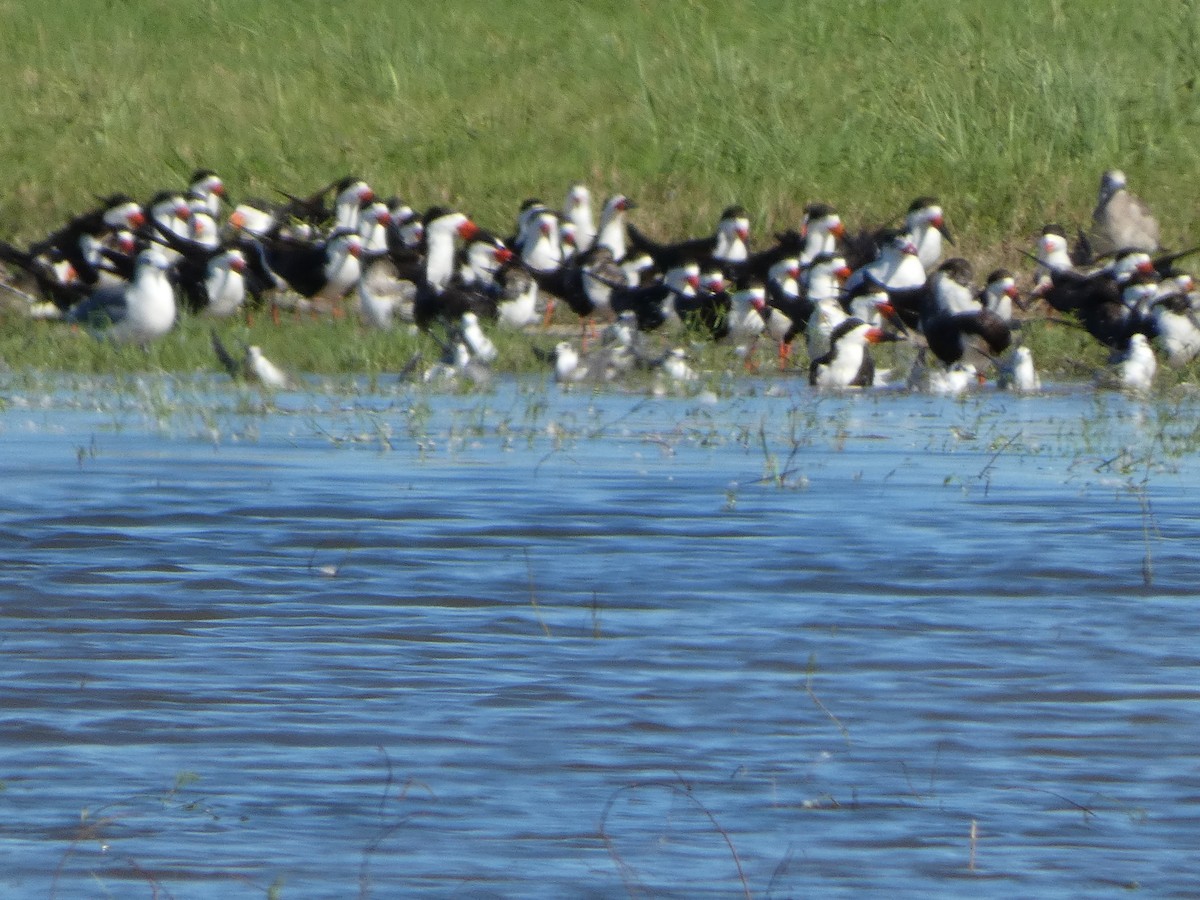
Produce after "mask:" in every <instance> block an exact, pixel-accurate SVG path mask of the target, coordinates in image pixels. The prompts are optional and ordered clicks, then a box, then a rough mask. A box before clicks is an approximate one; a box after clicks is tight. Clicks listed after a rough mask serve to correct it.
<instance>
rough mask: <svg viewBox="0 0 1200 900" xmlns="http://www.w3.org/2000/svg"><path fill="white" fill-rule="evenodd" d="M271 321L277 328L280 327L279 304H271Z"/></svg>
mask: <svg viewBox="0 0 1200 900" xmlns="http://www.w3.org/2000/svg"><path fill="white" fill-rule="evenodd" d="M271 321H272V322H274V323H275V327H276V328H278V327H279V324H280V321H279V304H278V303H272V304H271Z"/></svg>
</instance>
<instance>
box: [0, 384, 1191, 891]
mask: <svg viewBox="0 0 1200 900" xmlns="http://www.w3.org/2000/svg"><path fill="white" fill-rule="evenodd" d="M352 388H353V386H352V385H337V384H334V385H316V386H315V387H314V390H313V391H312V392H311V393H306V394H292V395H284V396H280V397H278V398H276V399H275V400H274V401H273V402H270V403H266V404H264V401H263V400H262V399H261V398H259V397H258V396H257V395H256V394H252V393H250V394H239V393H236V392H232V391H230V390H229V389H227V388H226V387H225V386H224V385H222V384H219V383H210V382H208V381H206V380H197V381H173V380H167V379H152V378H147V379H144V380H141V381H135V382H130V383H122V384H116V383H110V382H101V383H87V382H78V381H76V382H68V381H63V382H55V383H53V384H49V385H47V384H34V385H31V384H29V383H26V382H17V381H14V382H13V383H11V384H9V385H7V386H5V387H4V390H3V396H4V397H5V398H6V401H7V402H6V406H5V408H4V410H3V413H2V414H0V439H2V440H3V442H4V446H5V453H4V454H3V469H4V472H3V475H4V485H5V494H6V496H5V498H4V504H3V507H2V508H3V516H2V518H0V535H2V537H3V542H2V544H0V547H2V549H0V559H2V561H3V565H4V571H5V573H6V578H5V580H4V588H3V604H2V605H0V613H2V614H3V617H4V622H3V624H4V628H3V636H2V644H0V647H2V651H3V652H2V654H0V673H2V675H3V682H2V683H3V686H4V691H3V695H2V696H3V700H2V701H0V703H2V706H0V748H2V749H0V780H2V783H3V791H0V808H2V809H3V813H4V814H3V817H2V818H0V829H2V830H0V886H3V888H4V891H5V892H6V893H8V894H10V895H12V896H57V897H95V896H117V897H127V896H154V895H160V896H167V895H171V896H177V897H213V898H218V897H220V898H226V897H231V896H246V897H254V896H265V895H267V893H268V891H269V890H270V889H271V888H272V887H273V886H274V887H275V888H277V889H278V890H279V892H280V895H281V896H283V897H305V898H308V897H346V896H376V897H390V896H416V895H434V896H441V895H455V896H485V897H529V896H555V897H561V896H595V897H609V896H654V897H699V896H745V895H746V894H750V895H752V896H755V897H793V896H823V897H836V896H858V895H861V894H862V893H864V892H866V891H877V890H887V891H891V892H899V893H900V894H902V895H916V894H921V893H927V892H929V891H939V892H941V893H942V894H960V893H963V892H965V891H971V892H972V893H977V894H981V895H987V896H995V897H1012V896H1035V895H1036V896H1079V895H1080V894H1087V895H1091V896H1095V895H1105V894H1108V893H1116V892H1119V891H1121V890H1122V889H1124V888H1133V887H1140V888H1142V889H1144V890H1145V891H1146V892H1148V893H1150V894H1153V895H1155V896H1173V895H1174V896H1185V895H1189V894H1191V892H1192V891H1193V890H1194V885H1195V884H1196V883H1197V880H1198V878H1200V863H1197V862H1196V860H1195V854H1194V853H1192V852H1191V851H1192V848H1193V845H1194V843H1195V835H1196V834H1197V833H1200V815H1198V812H1197V799H1196V787H1195V784H1196V772H1197V764H1198V762H1200V758H1198V750H1197V746H1198V743H1197V737H1200V729H1198V728H1197V726H1196V725H1195V720H1196V717H1195V714H1194V709H1195V707H1194V705H1193V704H1195V702H1196V701H1197V699H1200V683H1198V680H1197V677H1196V671H1197V668H1196V667H1197V663H1198V655H1200V654H1198V651H1197V649H1196V647H1197V645H1196V642H1195V640H1194V639H1193V626H1194V618H1195V616H1194V606H1195V584H1196V581H1197V566H1196V565H1195V563H1194V562H1193V560H1194V553H1193V550H1192V548H1193V546H1194V545H1195V544H1194V542H1195V540H1196V538H1197V530H1198V528H1200V526H1198V524H1197V520H1196V518H1195V517H1194V515H1193V503H1192V500H1191V498H1192V496H1194V491H1195V489H1196V487H1197V482H1198V479H1197V466H1196V457H1195V454H1194V452H1193V448H1192V441H1193V440H1194V437H1193V435H1192V430H1193V429H1194V427H1195V426H1194V422H1195V421H1196V416H1195V414H1196V409H1195V406H1194V404H1191V403H1190V401H1189V402H1178V401H1172V402H1167V401H1163V402H1159V403H1154V404H1141V403H1137V402H1132V401H1128V400H1126V399H1124V398H1121V397H1118V396H1103V397H1100V398H1099V399H1097V398H1096V397H1094V396H1093V395H1092V394H1091V393H1090V392H1072V391H1063V392H1060V393H1055V394H1049V395H1046V396H1042V397H1033V398H1026V399H1014V398H1010V397H1007V396H1003V395H998V394H991V393H989V394H982V395H979V396H976V397H972V398H970V399H968V400H966V401H963V402H954V401H950V400H944V399H937V398H929V397H921V396H908V395H892V394H883V395H878V396H860V397H849V398H815V397H813V396H812V395H811V394H809V393H808V392H807V390H806V389H804V388H802V387H800V386H793V385H785V386H784V387H783V388H782V389H780V388H778V387H776V388H773V389H772V390H770V391H767V390H763V389H761V388H762V386H757V388H758V389H755V388H756V386H755V385H747V386H746V389H745V390H744V392H742V393H739V394H738V395H736V396H732V397H724V398H720V399H716V398H709V397H695V398H653V399H650V398H646V397H641V396H627V395H620V394H614V395H596V396H593V395H590V394H587V393H576V394H563V393H560V392H559V391H557V390H556V389H554V388H548V389H547V388H544V387H543V386H542V385H540V384H539V385H529V384H525V385H514V384H505V385H499V386H497V387H496V389H495V390H494V391H493V392H491V393H488V394H486V395H474V396H457V395H450V396H437V395H432V396H431V395H426V394H422V393H414V394H410V393H409V392H408V391H407V389H404V388H399V387H385V388H383V389H381V390H378V391H374V392H365V393H361V394H360V393H358V392H356V391H355V390H353V389H352ZM973 830H974V832H973ZM972 833H974V838H972Z"/></svg>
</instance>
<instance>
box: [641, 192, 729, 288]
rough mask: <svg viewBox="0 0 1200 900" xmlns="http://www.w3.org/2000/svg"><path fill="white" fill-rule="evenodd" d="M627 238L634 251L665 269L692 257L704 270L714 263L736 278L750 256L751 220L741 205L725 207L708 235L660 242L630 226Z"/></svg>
mask: <svg viewBox="0 0 1200 900" xmlns="http://www.w3.org/2000/svg"><path fill="white" fill-rule="evenodd" d="M629 238H630V243H631V246H632V247H633V249H634V250H636V251H638V252H641V253H646V254H648V255H649V256H650V258H651V259H653V260H654V264H655V266H657V267H658V268H659V269H660V270H662V271H664V272H665V271H666V270H668V269H672V268H675V267H676V266H679V265H680V264H682V263H684V262H687V261H691V260H695V261H697V262H699V264H700V265H701V266H702V267H704V268H705V269H707V268H709V267H710V266H716V267H719V268H720V269H721V271H722V272H723V273H724V274H725V275H726V276H728V277H736V275H737V274H739V273H740V267H741V266H742V265H743V264H744V263H745V262H746V260H747V259H748V258H749V256H750V247H749V243H748V242H749V239H750V220H749V218H748V217H747V215H746V210H745V209H743V208H742V207H741V206H729V207H726V209H725V210H724V211H723V212H722V213H721V218H720V219H719V220H718V222H717V227H716V229H715V230H714V231H713V233H712V234H711V235H709V236H708V237H700V238H691V239H689V240H684V241H677V242H675V243H672V244H661V243H658V242H657V241H654V240H652V239H650V238H649V237H647V236H646V235H644V234H642V233H641V232H640V231H638V229H637V228H635V227H634V226H633V225H630V226H629Z"/></svg>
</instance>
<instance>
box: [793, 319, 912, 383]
mask: <svg viewBox="0 0 1200 900" xmlns="http://www.w3.org/2000/svg"><path fill="white" fill-rule="evenodd" d="M888 340H895V335H893V334H890V333H889V332H886V331H884V330H883V329H882V328H872V327H871V326H870V325H868V324H867V323H866V322H864V321H862V319H856V318H853V317H851V318H848V319H846V320H845V321H844V322H842V323H841V324H840V325H838V326H837V327H836V328H834V329H833V333H832V334H831V335H830V346H829V352H828V353H826V354H825V355H823V356H820V357H818V358H816V359H814V360H813V361H812V362H811V363H810V364H809V367H808V383H809V384H811V385H812V386H813V387H816V388H825V389H830V388H831V389H837V390H841V389H845V388H864V387H873V386H874V385H875V360H873V359H872V358H871V353H870V350H868V346H869V345H870V344H878V343H880V342H882V341H888Z"/></svg>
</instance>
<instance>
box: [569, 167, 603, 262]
mask: <svg viewBox="0 0 1200 900" xmlns="http://www.w3.org/2000/svg"><path fill="white" fill-rule="evenodd" d="M562 224H563V227H564V228H566V227H567V226H570V227H571V234H572V243H573V245H574V247H575V252H576V253H584V252H586V251H588V250H590V249H591V248H592V244H593V243H594V242H595V240H596V216H595V214H594V213H593V212H592V192H591V191H590V190H588V187H587V185H586V184H583V183H582V182H576V183H575V184H573V185H571V187H570V188H568V189H567V196H566V198H565V199H564V200H563V209H562Z"/></svg>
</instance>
